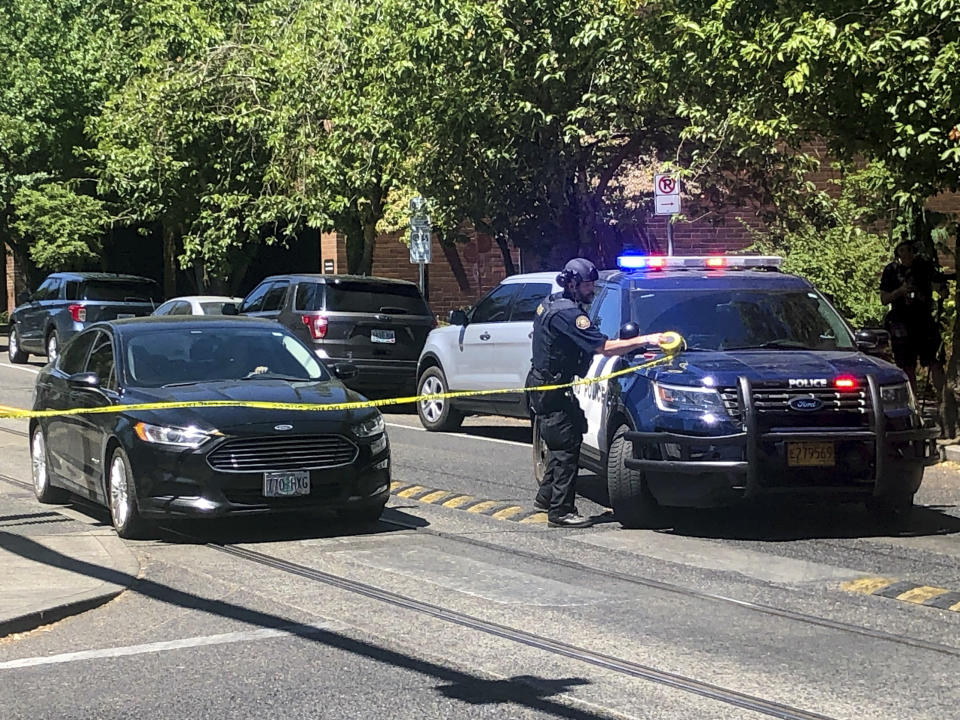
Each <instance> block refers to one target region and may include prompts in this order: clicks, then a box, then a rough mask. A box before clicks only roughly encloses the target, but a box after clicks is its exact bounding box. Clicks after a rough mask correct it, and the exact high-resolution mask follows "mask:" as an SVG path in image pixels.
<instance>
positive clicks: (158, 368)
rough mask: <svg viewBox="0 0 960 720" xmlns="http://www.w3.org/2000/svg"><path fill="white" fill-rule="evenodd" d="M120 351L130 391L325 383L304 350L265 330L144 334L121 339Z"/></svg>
mask: <svg viewBox="0 0 960 720" xmlns="http://www.w3.org/2000/svg"><path fill="white" fill-rule="evenodd" d="M123 352H124V360H125V365H126V374H127V377H128V379H129V383H130V385H132V386H136V387H162V386H164V385H191V384H195V383H207V382H220V381H229V380H244V379H250V378H261V379H263V380H274V381H280V380H285V381H313V380H327V379H329V375H328V374H327V372H326V370H325V369H324V367H323V366H322V365H321V364H320V362H319V361H318V360H317V358H316V356H315V355H314V354H313V352H312V351H311V350H310V349H309V348H308V347H306V346H305V345H304V344H303V343H301V342H300V341H299V340H297V339H296V338H295V337H293V336H292V335H289V334H287V333H284V332H279V331H276V330H270V329H268V328H224V327H219V328H196V327H193V328H189V329H186V328H164V329H157V330H152V329H151V330H144V331H142V332H138V333H137V334H136V335H131V336H130V337H128V338H126V339H125V343H124V350H123Z"/></svg>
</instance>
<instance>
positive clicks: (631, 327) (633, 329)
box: [619, 322, 640, 340]
mask: <svg viewBox="0 0 960 720" xmlns="http://www.w3.org/2000/svg"><path fill="white" fill-rule="evenodd" d="M638 335H640V328H638V327H637V324H636V323H632V322H628V323H624V324H623V326H622V327H621V328H620V333H619V337H620V339H621V340H632V339H633V338H635V337H637V336H638Z"/></svg>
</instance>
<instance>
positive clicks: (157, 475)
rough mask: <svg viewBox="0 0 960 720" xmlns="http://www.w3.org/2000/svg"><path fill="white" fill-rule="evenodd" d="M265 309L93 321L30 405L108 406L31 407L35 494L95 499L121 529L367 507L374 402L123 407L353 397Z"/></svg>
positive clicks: (340, 368)
mask: <svg viewBox="0 0 960 720" xmlns="http://www.w3.org/2000/svg"><path fill="white" fill-rule="evenodd" d="M353 372H356V370H355V369H354V368H353V367H352V366H350V365H347V364H341V365H336V366H334V367H333V375H336V376H337V377H333V376H331V372H330V371H329V370H328V369H327V368H326V367H324V366H323V365H322V364H321V363H320V361H318V360H317V357H316V355H314V353H313V350H311V349H310V348H309V347H307V345H305V344H304V343H303V342H302V341H300V340H299V339H298V338H297V337H296V336H294V335H293V334H292V333H291V332H289V331H288V330H286V329H285V328H283V327H281V326H278V325H277V324H276V323H274V322H270V321H264V320H255V319H250V318H241V317H232V318H230V317H189V316H187V317H154V318H134V319H129V320H116V321H112V322H105V323H98V324H96V325H93V326H91V327H90V328H89V329H87V330H85V331H84V332H82V333H80V334H79V335H77V336H76V337H75V338H74V339H73V340H72V341H71V342H70V343H69V344H68V345H67V346H66V347H65V348H64V351H63V354H62V355H61V356H60V357H59V358H58V359H57V360H56V362H54V363H52V364H50V365H48V366H47V367H45V368H44V369H43V371H42V372H41V373H40V375H39V376H38V378H37V386H36V398H35V401H34V409H35V410H62V409H67V408H95V407H102V406H107V405H112V406H116V407H117V412H110V413H102V414H80V415H60V416H55V417H49V418H41V419H37V420H32V421H31V427H30V451H31V452H30V454H31V459H32V466H33V481H34V488H35V491H36V495H37V498H38V499H39V500H40V501H41V502H57V501H59V500H62V498H63V496H64V495H65V494H66V492H67V491H69V492H72V493H76V494H77V495H82V496H83V497H86V498H89V499H91V500H94V501H96V502H99V503H102V504H104V505H106V506H107V507H108V508H109V509H110V515H111V517H112V519H113V524H114V527H115V528H116V530H117V533H118V534H119V535H120V536H121V537H136V536H138V535H142V534H143V533H144V532H145V531H146V530H148V528H149V524H150V521H152V520H157V519H162V518H176V517H181V518H186V517H219V516H224V515H240V514H253V513H270V512H280V511H316V510H336V511H337V512H338V513H339V514H340V515H341V516H343V517H344V518H346V519H350V520H356V521H364V522H366V521H373V520H375V519H376V518H378V517H379V516H380V513H381V512H382V511H383V507H384V505H385V503H386V502H387V498H388V497H389V493H390V448H389V443H388V441H387V435H386V431H385V428H384V422H383V418H382V416H381V415H380V413H379V411H377V410H376V409H375V408H362V409H350V410H323V411H300V410H289V409H264V408H247V407H195V408H180V409H171V408H166V409H152V410H136V409H130V410H126V409H124V408H125V407H128V406H132V405H136V404H143V403H154V402H165V401H177V402H183V401H188V402H189V401H203V400H231V401H238V400H239V401H247V400H252V401H267V402H277V403H342V402H350V401H354V400H363V399H364V398H363V397H362V396H360V395H358V394H357V393H355V392H353V391H351V390H349V389H347V388H346V387H345V386H344V385H343V384H342V383H341V382H340V380H339V379H337V378H338V377H339V378H343V377H349V376H350V375H351V373H353Z"/></svg>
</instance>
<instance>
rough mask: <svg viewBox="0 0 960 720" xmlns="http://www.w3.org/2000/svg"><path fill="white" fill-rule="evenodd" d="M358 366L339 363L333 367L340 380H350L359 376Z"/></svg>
mask: <svg viewBox="0 0 960 720" xmlns="http://www.w3.org/2000/svg"><path fill="white" fill-rule="evenodd" d="M357 372H358V371H357V366H356V365H353V364H352V363H337V364H336V365H334V366H333V374H334V375H336V376H337V378H339V379H340V380H349V379H350V378H355V377H356V376H357Z"/></svg>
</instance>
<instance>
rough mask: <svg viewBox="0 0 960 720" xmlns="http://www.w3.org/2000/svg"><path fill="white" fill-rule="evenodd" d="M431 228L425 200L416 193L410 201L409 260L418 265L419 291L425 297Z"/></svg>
mask: <svg viewBox="0 0 960 720" xmlns="http://www.w3.org/2000/svg"><path fill="white" fill-rule="evenodd" d="M431 233H432V228H431V225H430V216H429V215H428V214H427V201H426V199H425V198H424V197H423V196H422V195H417V197H415V198H413V199H412V200H411V201H410V262H412V263H416V264H417V265H419V266H420V268H419V270H420V273H419V275H420V292H421V293H422V294H423V296H424V298H425V299H426V297H427V271H426V266H427V263H429V262H430V261H431V260H432V259H433V257H432V249H431V246H430V237H431Z"/></svg>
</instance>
